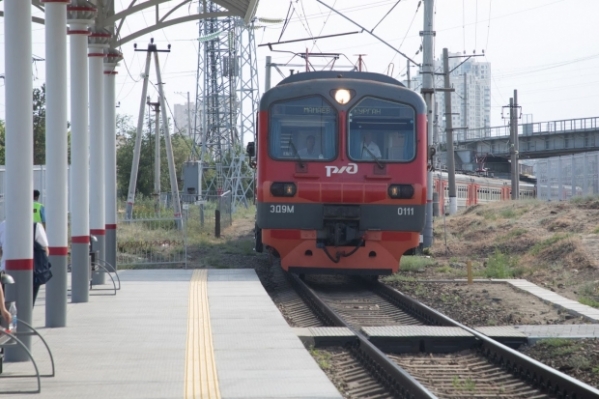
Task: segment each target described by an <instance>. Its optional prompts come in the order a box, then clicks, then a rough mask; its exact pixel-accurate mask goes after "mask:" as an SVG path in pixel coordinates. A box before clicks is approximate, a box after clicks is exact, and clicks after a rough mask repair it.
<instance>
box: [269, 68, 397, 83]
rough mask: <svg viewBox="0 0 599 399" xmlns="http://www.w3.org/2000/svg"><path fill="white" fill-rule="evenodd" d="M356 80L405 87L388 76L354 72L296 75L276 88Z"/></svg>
mask: <svg viewBox="0 0 599 399" xmlns="http://www.w3.org/2000/svg"><path fill="white" fill-rule="evenodd" d="M334 78H343V79H358V80H371V81H372V80H373V81H375V82H381V83H387V84H392V85H397V86H401V87H405V86H404V85H403V84H402V83H401V82H400V81H398V80H396V79H393V78H392V77H390V76H387V75H383V74H380V73H374V72H356V71H316V72H302V73H296V74H293V75H291V76H288V77H286V78H285V79H283V80H282V81H280V82H279V84H278V85H277V86H281V85H286V84H288V83H295V82H301V81H305V80H313V79H334Z"/></svg>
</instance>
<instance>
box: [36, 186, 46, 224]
mask: <svg viewBox="0 0 599 399" xmlns="http://www.w3.org/2000/svg"><path fill="white" fill-rule="evenodd" d="M39 199H40V192H39V190H33V221H34V222H35V223H42V224H43V225H44V227H46V207H44V204H42V203H41V202H39Z"/></svg>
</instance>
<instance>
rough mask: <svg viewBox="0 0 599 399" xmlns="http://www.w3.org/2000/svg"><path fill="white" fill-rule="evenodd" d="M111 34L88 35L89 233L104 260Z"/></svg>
mask: <svg viewBox="0 0 599 399" xmlns="http://www.w3.org/2000/svg"><path fill="white" fill-rule="evenodd" d="M110 37H111V34H110V33H109V32H108V31H107V30H105V29H98V28H93V29H92V33H91V35H90V36H89V38H88V46H89V51H88V62H89V122H90V123H89V127H90V143H89V150H90V158H89V159H90V171H89V172H90V173H89V200H90V201H89V205H90V206H89V212H90V217H89V221H90V234H91V235H92V236H94V237H95V238H96V240H97V241H94V242H93V243H92V247H93V248H94V250H95V251H97V252H98V258H99V259H101V260H105V258H106V254H105V241H106V240H105V237H106V230H105V228H106V227H105V214H106V211H105V201H104V195H105V194H104V191H105V180H104V83H103V80H104V79H103V77H104V57H105V56H106V54H105V49H106V48H107V47H108V41H109V39H110ZM104 282H105V273H104V271H103V270H102V269H101V268H98V269H96V270H95V271H94V272H93V273H92V284H104Z"/></svg>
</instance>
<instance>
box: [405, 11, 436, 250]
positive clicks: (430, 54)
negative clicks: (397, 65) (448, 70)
mask: <svg viewBox="0 0 599 399" xmlns="http://www.w3.org/2000/svg"><path fill="white" fill-rule="evenodd" d="M421 35H422V73H423V76H422V95H423V97H424V101H425V102H426V116H427V128H426V129H427V131H426V136H427V141H426V145H427V154H430V153H431V152H432V150H433V149H436V146H437V144H438V143H437V140H436V137H434V136H433V132H434V130H433V129H434V128H435V89H434V86H435V85H434V82H435V81H434V73H435V66H434V63H435V61H434V57H435V55H434V53H435V46H434V44H435V41H434V37H435V30H434V0H424V29H423V31H422V32H421ZM408 65H409V63H408ZM408 71H409V68H408ZM429 162H430V167H429V169H428V173H427V176H426V177H427V179H426V219H425V224H424V231H423V232H422V246H423V247H425V248H428V247H431V246H432V245H433V169H434V166H435V165H434V162H433V158H432V155H429Z"/></svg>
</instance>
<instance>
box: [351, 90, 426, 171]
mask: <svg viewBox="0 0 599 399" xmlns="http://www.w3.org/2000/svg"><path fill="white" fill-rule="evenodd" d="M348 118H349V119H348V129H347V132H348V149H349V157H350V158H351V159H352V160H354V161H366V162H369V161H370V162H372V161H373V160H378V161H385V162H409V161H412V160H413V159H414V157H415V156H416V144H415V142H416V123H415V119H416V113H415V111H414V109H413V108H412V107H410V106H408V105H406V104H401V103H397V102H392V101H386V100H380V99H377V98H372V97H366V98H364V99H363V100H361V101H360V102H359V103H358V104H356V106H354V107H353V108H352V109H351V110H350V111H349V114H348Z"/></svg>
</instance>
